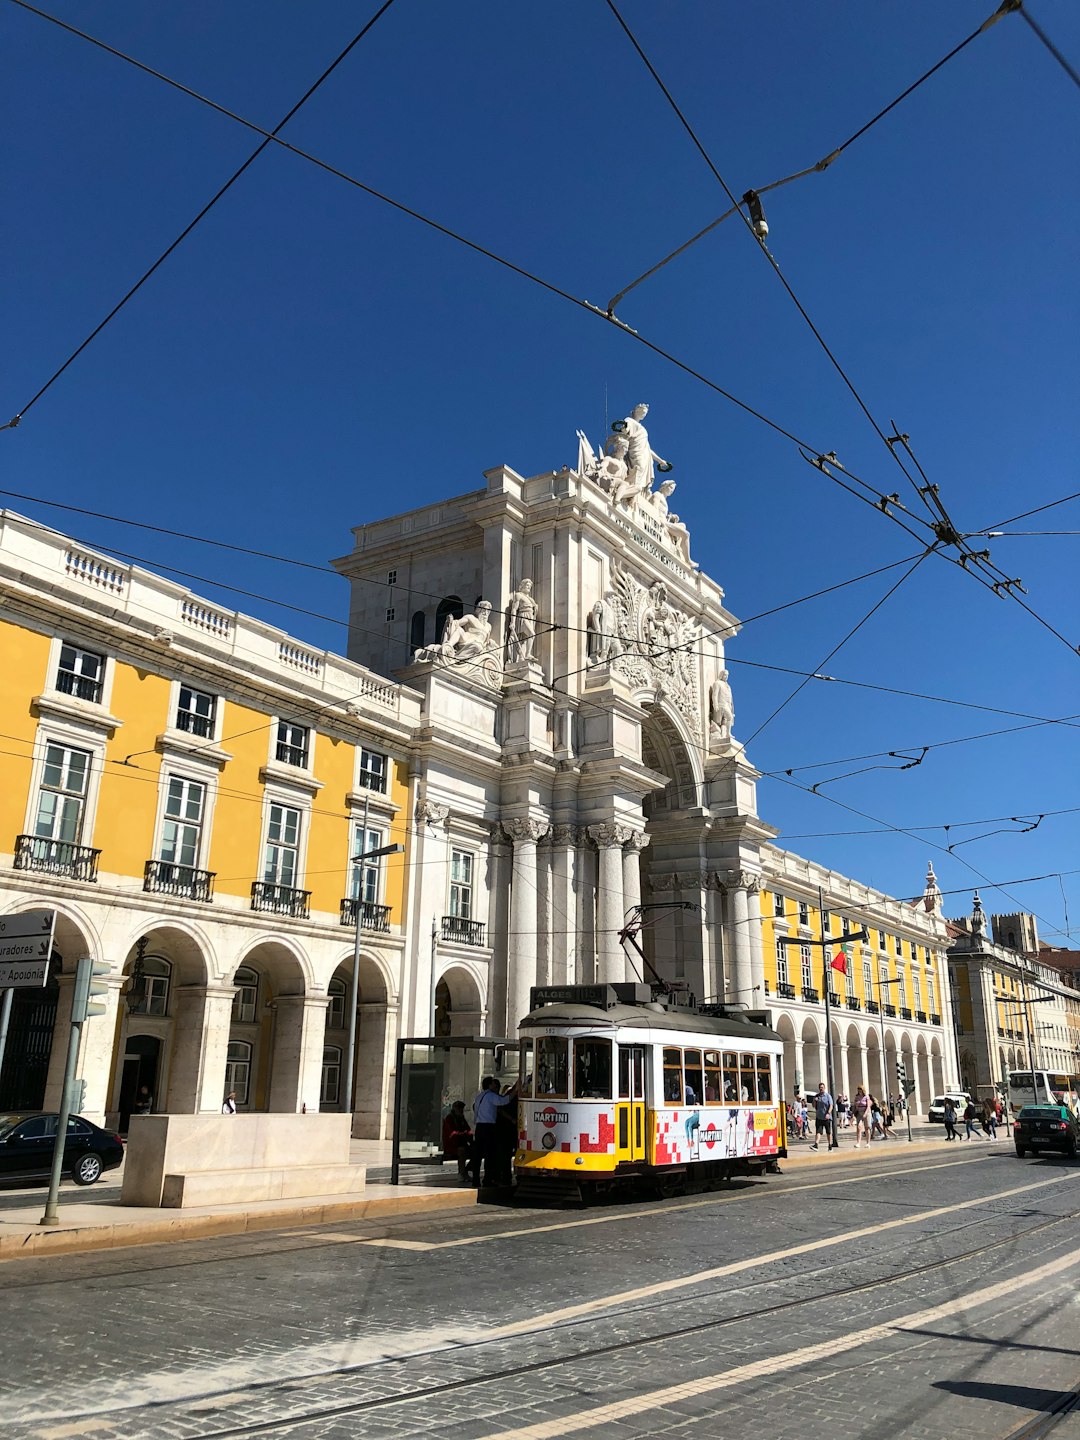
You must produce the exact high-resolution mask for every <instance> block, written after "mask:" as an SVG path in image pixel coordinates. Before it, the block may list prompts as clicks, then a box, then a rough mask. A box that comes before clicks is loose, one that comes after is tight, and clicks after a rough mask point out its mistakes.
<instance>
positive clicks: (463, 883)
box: [446, 845, 476, 921]
mask: <svg viewBox="0 0 1080 1440" xmlns="http://www.w3.org/2000/svg"><path fill="white" fill-rule="evenodd" d="M459 857H460V858H461V859H463V860H467V861H468V862H469V863H468V879H467V880H460V879H455V878H454V867H455V865H456V864H457V861H458V859H459ZM446 872H447V873H446V906H447V909H446V913H447V915H450V916H452V917H453V918H454V919H455V920H470V921H475V920H476V908H475V907H476V851H475V850H470V849H467V848H466V847H465V846H463V845H451V847H450V859H449V861H448V863H447V867H446ZM455 894H457V895H462V894H464V895H466V896H467V897H468V899H467V902H466V907H465V913H464V914H463V913H462V912H461V911H460V910H456V909H455V908H454V905H455Z"/></svg>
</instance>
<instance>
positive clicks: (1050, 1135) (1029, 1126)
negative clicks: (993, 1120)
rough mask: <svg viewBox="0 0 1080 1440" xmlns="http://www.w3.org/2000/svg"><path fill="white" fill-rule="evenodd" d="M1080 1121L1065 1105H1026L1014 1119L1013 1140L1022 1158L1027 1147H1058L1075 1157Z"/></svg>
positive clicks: (1033, 1150)
mask: <svg viewBox="0 0 1080 1440" xmlns="http://www.w3.org/2000/svg"><path fill="white" fill-rule="evenodd" d="M1078 1139H1080V1122H1078V1121H1077V1118H1076V1116H1075V1115H1074V1114H1073V1113H1072V1111H1071V1110H1070V1109H1069V1107H1068V1106H1067V1105H1025V1106H1024V1108H1023V1109H1022V1110H1021V1111H1020V1114H1019V1115H1018V1116H1017V1117H1016V1119H1015V1120H1014V1121H1013V1143H1014V1144H1015V1146H1016V1153H1017V1155H1019V1156H1020V1158H1021V1159H1023V1157H1024V1156H1025V1155H1026V1154H1027V1152H1028V1151H1029V1150H1030V1151H1031V1152H1032V1154H1033V1155H1037V1154H1038V1153H1039V1151H1040V1150H1061V1151H1063V1152H1064V1153H1065V1154H1066V1155H1068V1156H1069V1157H1070V1159H1075V1158H1076V1148H1077V1145H1076V1142H1077V1140H1078Z"/></svg>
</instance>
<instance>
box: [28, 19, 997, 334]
mask: <svg viewBox="0 0 1080 1440" xmlns="http://www.w3.org/2000/svg"><path fill="white" fill-rule="evenodd" d="M16 3H17V4H22V3H24V0H16ZM1018 3H1019V0H1006V3H1005V4H1003V5H1002V6H1000V8H999V9H998V10H996V11H995V12H994V14H993V15H991V16H990V18H989V19H988V20H986V21H984V22H983V24H982V25H980V26H979V28H978V29H977V30H973V31H972V33H971V34H970V35H969V36H968V37H967V39H966V40H961V42H960V43H959V45H955V46H954V47H953V48H952V49H951V50H950V51H949V53H948V54H947V55H944V56H942V58H941V59H940V60H939V61H938V62H937V64H936V65H932V66H931V67H930V69H929V70H927V71H926V72H925V73H924V74H922V75H920V76H919V78H918V79H917V80H915V81H914V82H913V83H912V84H910V85H909V86H908V87H907V89H906V90H903V91H902V92H901V93H900V94H899V95H898V96H897V97H896V99H895V100H892V101H891V102H890V103H889V104H888V105H886V106H885V107H884V109H882V110H879V111H878V112H877V114H876V115H874V116H873V117H872V118H871V119H870V120H867V122H866V123H865V124H864V125H861V126H860V127H859V129H858V130H856V131H855V133H854V134H853V135H849V136H848V138H847V139H846V140H845V141H843V143H842V144H840V145H837V146H836V148H835V149H833V150H830V152H829V153H828V155H826V156H824V157H823V158H822V159H821V160H819V161H818V162H817V163H816V164H815V165H809V166H807V168H806V169H805V170H796V171H795V173H794V174H792V175H785V176H784V177H783V179H781V180H772V181H770V182H769V184H768V185H755V186H754V187H753V191H754V194H755V195H758V196H761V195H767V194H768V193H769V191H771V190H779V189H780V187H781V186H783V185H790V184H791V182H792V181H793V180H804V179H806V177H807V176H809V175H820V174H824V172H825V171H826V170H827V169H828V168H829V166H830V165H831V164H832V163H833V161H834V160H837V159H839V157H840V156H841V155H842V154H843V153H844V151H845V150H846V149H847V148H848V147H849V146H850V145H854V143H855V141H856V140H859V139H861V138H862V136H863V135H865V134H866V132H867V131H868V130H872V129H873V127H874V126H875V125H876V124H877V123H878V121H879V120H884V118H885V116H886V115H888V114H889V113H890V112H891V111H893V110H895V109H896V107H897V106H898V105H899V104H901V103H902V102H903V101H904V100H906V99H907V98H908V96H909V95H911V94H913V93H914V91H916V90H918V88H919V86H920V85H922V84H923V83H924V82H925V81H927V80H929V79H930V78H931V76H933V75H936V74H937V72H938V71H939V70H940V69H942V67H943V66H945V65H947V64H948V63H949V61H950V60H952V59H953V58H954V57H955V56H957V55H959V54H960V52H961V50H963V49H965V48H966V47H967V46H968V45H970V44H971V42H972V41H973V40H977V39H978V38H979V36H980V35H982V34H983V33H984V31H986V30H989V29H990V27H991V26H992V25H993V24H995V23H996V22H997V21H998V20H1000V19H1001V18H1002V16H1003V15H1005V14H1006V13H1007V12H1008V10H1009V9H1011V8H1013V7H1014V6H1015V5H1016V4H1018ZM747 193H749V192H747ZM744 201H745V197H744ZM739 208H740V207H739V206H738V205H735V206H732V208H731V209H730V210H725V211H724V213H723V214H722V215H720V216H718V217H717V218H716V219H715V220H712V221H710V223H709V224H708V225H706V226H705V227H704V229H702V230H699V231H698V232H697V234H696V235H692V236H691V237H690V239H689V240H687V241H686V242H685V243H684V244H682V245H680V246H679V248H678V249H677V250H673V251H672V252H671V253H670V254H669V255H665V256H664V258H663V260H660V261H658V262H657V263H656V264H655V265H653V266H652V267H651V268H650V269H648V270H646V271H645V273H644V275H639V276H638V278H637V279H636V280H631V282H630V284H629V285H627V286H626V287H625V288H624V289H622V290H620V291H619V293H618V294H617V295H615V296H613V297H612V299H611V300H609V301H608V313H609V314H610V313H611V312H612V311H614V309H615V307H616V305H618V304H619V302H620V301H621V300H623V299H625V298H626V296H627V295H629V293H630V291H631V290H635V289H636V288H637V287H638V286H639V285H640V284H641V283H642V282H643V281H645V280H648V279H649V278H650V277H651V276H653V275H655V274H656V272H657V271H658V270H662V269H663V268H664V266H665V265H667V264H669V262H670V261H672V260H675V259H677V258H678V256H680V255H682V254H683V253H684V252H685V251H687V250H689V249H690V247H691V246H692V245H696V244H697V242H698V241H699V240H701V239H704V237H705V236H706V235H708V234H710V233H711V232H712V231H713V230H715V229H716V227H717V226H718V225H719V224H720V223H721V222H722V221H724V220H727V219H729V218H730V217H731V216H732V215H734V214H735V211H736V210H737V209H739Z"/></svg>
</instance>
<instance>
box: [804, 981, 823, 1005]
mask: <svg viewBox="0 0 1080 1440" xmlns="http://www.w3.org/2000/svg"><path fill="white" fill-rule="evenodd" d="M802 998H803V999H804V1000H805V1001H806V1003H807V1004H808V1005H817V1004H819V1003H820V1001H821V996H820V995H819V994H818V992H817V991H816V990H815V989H814V987H813V986H812V985H804V986H803V987H802Z"/></svg>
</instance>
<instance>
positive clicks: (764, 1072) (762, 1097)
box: [757, 1055, 772, 1104]
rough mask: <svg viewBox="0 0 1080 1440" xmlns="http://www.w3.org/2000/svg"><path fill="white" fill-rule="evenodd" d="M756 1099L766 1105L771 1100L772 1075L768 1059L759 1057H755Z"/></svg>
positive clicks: (763, 1056) (762, 1056)
mask: <svg viewBox="0 0 1080 1440" xmlns="http://www.w3.org/2000/svg"><path fill="white" fill-rule="evenodd" d="M757 1065H758V1068H757V1098H758V1101H759V1102H760V1103H762V1104H768V1102H769V1101H770V1100H771V1099H772V1075H771V1073H770V1071H769V1057H768V1056H767V1055H759V1056H758V1057H757Z"/></svg>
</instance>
